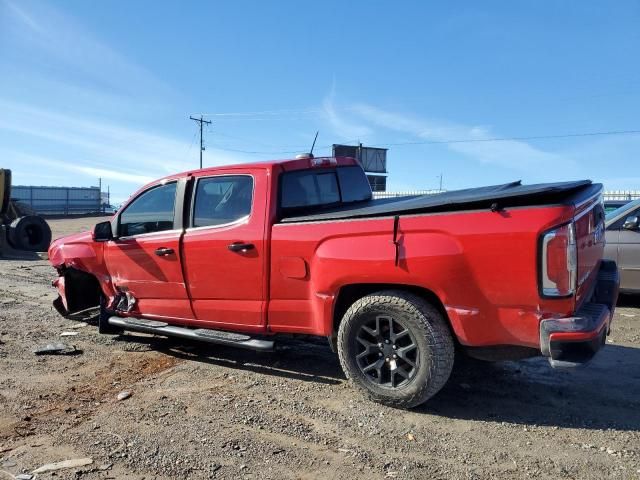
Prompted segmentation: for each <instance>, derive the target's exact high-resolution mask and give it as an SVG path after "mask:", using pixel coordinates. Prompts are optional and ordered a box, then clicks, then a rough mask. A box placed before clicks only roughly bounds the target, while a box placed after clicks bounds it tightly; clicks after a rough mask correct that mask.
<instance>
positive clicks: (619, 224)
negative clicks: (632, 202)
mask: <svg viewBox="0 0 640 480" xmlns="http://www.w3.org/2000/svg"><path fill="white" fill-rule="evenodd" d="M633 216H636V217H640V208H636V209H635V210H630V211H629V212H628V213H627V214H626V215H623V216H622V218H620V219H619V220H617V221H616V222H615V223H612V224H611V225H609V227H608V228H607V230H622V225H624V222H625V221H626V220H627V218H629V217H633Z"/></svg>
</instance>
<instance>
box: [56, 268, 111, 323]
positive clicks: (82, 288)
mask: <svg viewBox="0 0 640 480" xmlns="http://www.w3.org/2000/svg"><path fill="white" fill-rule="evenodd" d="M64 285H65V292H64V293H65V300H66V305H67V310H68V311H69V313H76V312H80V311H82V310H86V309H88V308H93V307H97V306H99V305H100V295H101V294H102V287H101V285H100V282H99V281H98V278H97V277H96V276H95V275H93V274H91V273H87V272H83V271H82V270H78V269H76V268H66V269H64Z"/></svg>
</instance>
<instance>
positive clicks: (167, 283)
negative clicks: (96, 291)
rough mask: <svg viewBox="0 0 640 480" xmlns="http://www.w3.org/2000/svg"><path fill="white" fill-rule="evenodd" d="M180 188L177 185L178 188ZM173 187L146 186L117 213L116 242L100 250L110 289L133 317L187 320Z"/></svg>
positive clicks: (177, 191) (189, 314) (188, 308)
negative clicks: (111, 284) (109, 280)
mask: <svg viewBox="0 0 640 480" xmlns="http://www.w3.org/2000/svg"><path fill="white" fill-rule="evenodd" d="M180 185H182V183H181V184H180ZM182 190H183V189H182V188H179V182H177V181H172V182H168V183H161V184H158V185H155V186H153V187H150V188H149V189H147V190H145V191H144V192H142V193H141V194H140V195H138V196H137V197H136V198H135V199H134V200H133V201H131V202H130V203H129V204H128V205H127V206H126V207H124V209H123V210H122V211H121V212H120V213H119V214H118V217H117V226H116V231H117V239H116V240H113V241H109V242H107V244H106V245H105V263H106V265H107V269H108V271H109V274H110V276H111V278H112V281H113V283H114V287H115V288H116V290H118V291H119V292H120V293H121V294H122V295H121V296H123V297H126V298H127V299H128V304H127V302H125V303H123V304H121V306H123V307H124V308H126V309H127V310H129V311H130V313H132V314H133V315H141V316H147V317H152V318H153V317H155V318H160V317H162V318H167V317H168V318H185V319H193V313H192V311H191V305H190V302H189V297H188V295H187V290H186V287H185V283H184V278H183V275H182V265H181V260H180V236H181V234H182V214H181V213H180V212H176V210H179V209H176V203H179V204H182V202H176V198H177V197H179V196H180V195H182Z"/></svg>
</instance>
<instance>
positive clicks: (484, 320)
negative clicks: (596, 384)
mask: <svg viewBox="0 0 640 480" xmlns="http://www.w3.org/2000/svg"><path fill="white" fill-rule="evenodd" d="M572 213H573V208H569V207H544V208H513V209H509V210H508V211H501V212H490V211H470V212H455V213H443V214H429V215H413V216H402V217H401V218H400V222H399V232H398V240H399V244H400V248H399V264H398V266H395V247H394V245H393V243H392V236H393V217H386V218H376V219H359V220H346V221H328V222H310V223H297V224H296V223H293V224H276V225H274V226H273V230H272V250H271V292H270V297H271V301H270V307H269V325H270V328H271V330H272V331H298V332H301V333H302V332H304V333H312V334H317V335H330V334H331V333H332V330H333V306H334V302H335V299H336V296H337V295H338V293H339V291H340V289H341V288H342V287H344V286H346V285H351V284H358V283H384V284H396V285H398V286H404V285H410V286H416V287H421V288H424V289H427V290H429V291H431V292H433V293H434V294H436V295H437V296H438V298H439V299H440V300H441V302H442V304H443V305H444V308H445V309H446V312H447V314H448V316H449V320H450V321H451V325H452V328H453V330H454V331H455V333H456V335H457V337H458V339H459V340H460V342H461V343H463V344H466V345H478V346H479V345H499V344H516V345H526V346H536V345H537V344H538V336H539V333H538V324H539V321H540V319H541V318H545V317H548V316H557V315H563V314H567V313H569V312H570V311H571V309H572V308H573V301H572V300H541V299H540V298H539V295H538V288H537V240H538V236H539V234H540V233H541V232H542V231H544V230H546V229H548V228H550V227H552V226H554V225H557V224H559V223H561V222H562V221H567V220H568V219H570V218H571V215H572ZM292 258H296V259H298V261H302V262H304V265H305V271H304V273H305V275H304V277H300V269H297V271H296V272H297V274H298V275H292V271H291V269H290V268H289V269H287V268H282V266H283V264H284V265H285V267H286V265H290V264H291V263H292ZM294 277H295V278H294Z"/></svg>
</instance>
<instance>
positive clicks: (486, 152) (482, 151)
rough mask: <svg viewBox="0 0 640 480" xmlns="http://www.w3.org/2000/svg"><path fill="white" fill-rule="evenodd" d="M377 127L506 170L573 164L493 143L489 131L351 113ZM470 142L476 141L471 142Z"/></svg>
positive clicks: (375, 111)
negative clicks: (443, 145)
mask: <svg viewBox="0 0 640 480" xmlns="http://www.w3.org/2000/svg"><path fill="white" fill-rule="evenodd" d="M348 110H349V111H350V112H352V113H353V114H355V115H357V116H359V117H361V118H362V119H367V120H369V121H370V122H371V123H372V124H374V125H376V126H377V127H380V128H384V129H387V130H392V131H396V132H401V133H404V134H408V135H410V136H412V137H417V138H418V139H422V140H424V141H426V142H434V143H439V142H451V141H454V142H451V143H444V144H445V145H446V146H447V148H449V149H450V150H452V151H454V152H457V153H461V154H463V155H465V156H467V157H470V158H471V159H474V160H476V161H479V162H482V163H487V164H493V165H499V166H503V167H508V168H513V169H520V170H530V169H531V168H534V167H535V168H546V167H551V166H554V165H557V164H558V163H563V164H565V165H570V164H572V163H573V161H572V160H571V159H570V158H569V157H568V156H563V155H558V154H556V153H553V152H545V151H543V150H540V149H537V148H535V147H533V146H532V145H530V144H529V143H527V142H524V141H520V140H502V141H493V140H492V139H493V138H496V137H498V135H496V134H492V131H491V129H490V128H488V127H484V126H475V125H471V126H469V125H463V124H458V123H453V122H448V121H436V120H427V119H422V118H418V117H415V116H413V115H406V114H399V113H395V112H389V111H386V110H382V109H380V108H377V107H374V106H371V105H367V104H357V105H354V106H352V107H350V108H349V109H348ZM468 140H473V142H469V141H468Z"/></svg>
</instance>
